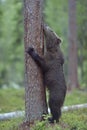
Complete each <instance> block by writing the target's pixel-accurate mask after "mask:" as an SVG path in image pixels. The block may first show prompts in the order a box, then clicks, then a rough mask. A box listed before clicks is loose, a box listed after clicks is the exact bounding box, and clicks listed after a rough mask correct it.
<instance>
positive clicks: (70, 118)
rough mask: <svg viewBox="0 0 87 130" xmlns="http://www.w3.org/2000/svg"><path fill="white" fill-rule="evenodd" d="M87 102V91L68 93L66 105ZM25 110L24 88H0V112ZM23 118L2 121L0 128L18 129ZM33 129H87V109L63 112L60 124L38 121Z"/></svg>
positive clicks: (4, 129)
mask: <svg viewBox="0 0 87 130" xmlns="http://www.w3.org/2000/svg"><path fill="white" fill-rule="evenodd" d="M84 103H87V91H80V90H79V91H78V90H75V91H73V92H72V93H67V96H66V100H65V104H64V105H65V106H70V105H76V104H84ZM17 110H24V89H12V88H9V89H0V113H5V112H11V111H17ZM22 121H23V118H16V119H11V120H6V121H0V130H18V125H19V124H20V123H21V122H22ZM32 130H87V109H86V108H85V109H79V110H74V111H69V112H63V113H62V116H61V119H60V122H59V124H55V125H50V124H49V123H48V122H47V121H43V122H36V124H35V125H34V127H33V128H32Z"/></svg>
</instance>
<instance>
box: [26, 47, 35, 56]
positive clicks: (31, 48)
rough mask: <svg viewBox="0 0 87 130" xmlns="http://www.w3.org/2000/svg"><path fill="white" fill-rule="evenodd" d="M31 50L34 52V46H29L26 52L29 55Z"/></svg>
mask: <svg viewBox="0 0 87 130" xmlns="http://www.w3.org/2000/svg"><path fill="white" fill-rule="evenodd" d="M33 52H34V48H33V47H29V48H28V50H27V53H28V54H30V55H31V54H32V53H33Z"/></svg>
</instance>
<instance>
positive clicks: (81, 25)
mask: <svg viewBox="0 0 87 130" xmlns="http://www.w3.org/2000/svg"><path fill="white" fill-rule="evenodd" d="M86 5H87V1H86V0H84V1H81V0H77V27H78V30H77V31H78V32H77V33H78V60H79V62H78V64H79V66H78V74H79V82H80V84H81V85H80V86H82V85H83V86H85V85H86V83H87V80H86V77H87V67H86V66H87V60H86V59H87V51H86V50H87V46H86V41H87V31H86V28H87V17H86V12H87V7H86ZM44 17H45V21H46V22H47V23H48V24H49V26H51V27H52V28H53V29H54V30H55V32H56V33H57V34H58V35H59V36H60V37H61V38H62V39H63V44H62V47H63V51H64V54H65V59H66V63H65V73H66V75H67V63H68V58H67V56H68V0H66V1H64V0H61V1H59V0H54V1H53V0H50V1H49V0H46V1H45V6H44ZM23 26H24V25H23V3H22V1H21V0H0V87H2V86H14V87H16V86H18V85H19V86H23V80H24V45H23V28H24V27H23Z"/></svg>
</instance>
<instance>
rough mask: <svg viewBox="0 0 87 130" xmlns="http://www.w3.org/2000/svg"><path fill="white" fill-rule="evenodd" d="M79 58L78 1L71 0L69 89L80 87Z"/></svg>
mask: <svg viewBox="0 0 87 130" xmlns="http://www.w3.org/2000/svg"><path fill="white" fill-rule="evenodd" d="M77 67H78V57H77V25H76V0H69V62H68V87H69V89H73V88H77V87H78V86H79V85H78V74H77Z"/></svg>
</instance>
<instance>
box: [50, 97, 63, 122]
mask: <svg viewBox="0 0 87 130" xmlns="http://www.w3.org/2000/svg"><path fill="white" fill-rule="evenodd" d="M49 107H50V110H51V114H52V117H51V118H48V120H49V122H50V123H54V122H55V121H56V123H57V122H59V118H60V116H61V107H60V106H58V104H56V101H52V100H50V101H49Z"/></svg>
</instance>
